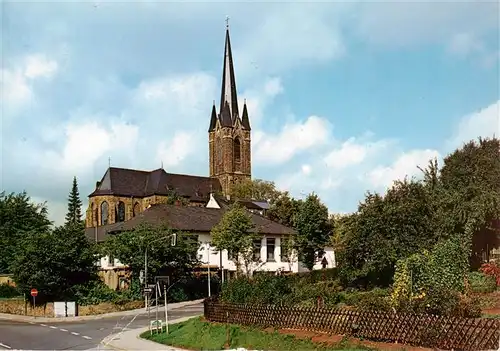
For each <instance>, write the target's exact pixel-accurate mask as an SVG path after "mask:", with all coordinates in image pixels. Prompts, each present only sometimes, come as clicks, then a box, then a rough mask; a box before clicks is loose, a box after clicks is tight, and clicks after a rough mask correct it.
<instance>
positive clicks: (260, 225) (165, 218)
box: [85, 204, 295, 241]
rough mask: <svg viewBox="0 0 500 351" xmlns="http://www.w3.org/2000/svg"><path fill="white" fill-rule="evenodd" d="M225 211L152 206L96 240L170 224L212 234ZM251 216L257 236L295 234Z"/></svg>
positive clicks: (106, 228)
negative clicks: (142, 225) (259, 234)
mask: <svg viewBox="0 0 500 351" xmlns="http://www.w3.org/2000/svg"><path fill="white" fill-rule="evenodd" d="M226 211H227V209H223V208H222V209H217V208H206V207H196V206H174V205H166V204H158V205H153V206H151V207H150V208H148V209H146V210H145V211H144V212H142V213H141V214H139V215H137V216H136V217H134V218H132V219H130V220H128V221H125V222H121V223H116V224H109V225H106V226H102V227H98V228H97V240H98V241H103V240H105V238H106V236H107V235H109V234H113V233H119V232H123V231H127V230H132V229H134V228H136V227H137V226H138V225H140V224H143V223H146V224H150V225H152V226H156V225H162V224H167V225H168V226H169V227H170V228H172V229H174V230H180V231H186V232H198V233H199V232H210V231H211V230H212V227H213V226H215V225H216V224H217V223H219V222H220V220H221V218H222V216H223V215H224V213H225V212H226ZM248 214H249V216H250V217H251V219H252V222H253V224H254V225H255V230H256V232H258V233H262V234H274V235H287V234H293V233H294V232H295V231H294V230H293V229H292V228H289V227H286V226H284V225H282V224H280V223H278V222H274V221H271V220H270V219H267V218H265V217H263V216H260V215H258V214H254V213H251V212H248ZM85 233H86V235H87V237H88V238H89V239H90V240H95V235H96V229H95V228H87V229H85Z"/></svg>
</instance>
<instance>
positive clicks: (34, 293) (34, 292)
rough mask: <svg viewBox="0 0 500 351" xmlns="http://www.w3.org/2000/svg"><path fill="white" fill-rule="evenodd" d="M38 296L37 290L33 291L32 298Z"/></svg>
mask: <svg viewBox="0 0 500 351" xmlns="http://www.w3.org/2000/svg"><path fill="white" fill-rule="evenodd" d="M37 295H38V290H36V289H35V288H33V289H31V296H33V297H35V296H37Z"/></svg>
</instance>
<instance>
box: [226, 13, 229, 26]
mask: <svg viewBox="0 0 500 351" xmlns="http://www.w3.org/2000/svg"><path fill="white" fill-rule="evenodd" d="M226 28H229V16H226Z"/></svg>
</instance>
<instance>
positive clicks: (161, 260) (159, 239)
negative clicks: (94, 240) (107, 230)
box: [100, 224, 199, 280]
mask: <svg viewBox="0 0 500 351" xmlns="http://www.w3.org/2000/svg"><path fill="white" fill-rule="evenodd" d="M172 234H174V232H173V231H172V230H171V229H170V228H169V227H168V226H159V227H153V226H150V225H146V224H143V225H140V226H138V227H136V228H135V229H133V230H130V231H127V232H122V233H119V234H117V235H115V236H111V237H109V238H108V239H107V240H106V241H105V242H104V244H103V246H102V247H101V249H100V251H101V253H102V254H109V253H111V254H113V256H114V257H115V258H117V259H118V260H119V261H120V262H121V263H123V264H125V265H127V266H129V267H130V270H131V272H132V277H134V278H138V277H139V273H140V271H141V270H143V269H144V255H145V251H146V247H147V251H148V260H147V261H148V279H150V280H151V279H152V277H154V276H157V275H169V276H171V278H172V280H177V279H179V278H181V277H184V276H186V275H189V274H190V272H191V271H192V270H193V268H194V267H195V266H197V265H198V263H199V262H198V257H197V251H198V242H197V239H196V237H195V236H193V235H190V234H188V233H182V232H179V233H176V235H177V242H176V244H175V246H172V245H171V235H172Z"/></svg>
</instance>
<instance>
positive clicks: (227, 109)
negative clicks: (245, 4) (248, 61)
mask: <svg viewBox="0 0 500 351" xmlns="http://www.w3.org/2000/svg"><path fill="white" fill-rule="evenodd" d="M208 140H209V160H210V161H209V162H210V177H215V178H218V179H219V181H220V183H221V186H222V191H223V193H224V195H227V194H229V193H230V189H231V186H232V184H235V183H238V182H241V181H242V180H244V179H250V178H251V174H252V171H251V170H252V162H251V154H250V152H251V143H250V120H249V118H248V110H247V105H246V102H245V103H244V105H243V111H242V113H241V115H240V112H239V107H238V96H237V91H236V80H235V76H234V66H233V54H232V52H231V41H230V39H229V25H228V24H227V21H226V44H225V47H224V65H223V69H222V88H221V98H220V107H219V112H218V113H217V109H216V107H215V101H214V105H213V106H212V115H211V118H210V127H209V128H208Z"/></svg>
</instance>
